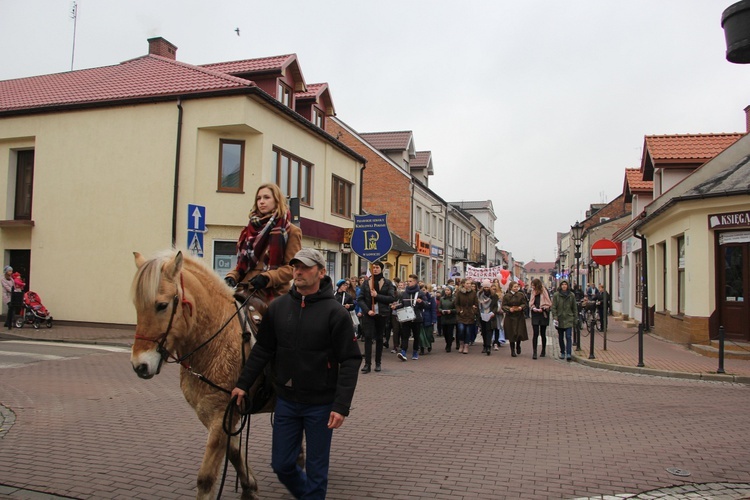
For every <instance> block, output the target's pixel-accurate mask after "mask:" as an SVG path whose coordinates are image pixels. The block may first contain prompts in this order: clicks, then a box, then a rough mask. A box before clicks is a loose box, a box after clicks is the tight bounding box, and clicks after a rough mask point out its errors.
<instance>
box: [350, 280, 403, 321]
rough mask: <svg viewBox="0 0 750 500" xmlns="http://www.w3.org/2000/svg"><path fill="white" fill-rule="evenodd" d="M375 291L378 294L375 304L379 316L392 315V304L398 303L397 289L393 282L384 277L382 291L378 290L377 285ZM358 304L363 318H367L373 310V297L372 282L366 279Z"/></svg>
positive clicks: (360, 289)
mask: <svg viewBox="0 0 750 500" xmlns="http://www.w3.org/2000/svg"><path fill="white" fill-rule="evenodd" d="M375 290H376V291H377V292H378V294H377V296H376V297H375V302H376V303H377V305H378V314H379V315H380V316H390V315H391V302H395V301H396V287H395V286H393V282H392V281H391V280H389V279H388V278H385V277H383V279H382V280H381V281H380V289H379V290H378V287H377V285H376V286H375ZM357 303H358V304H359V308H360V309H361V310H362V316H363V317H366V316H367V313H368V312H370V309H372V295H371V294H370V280H369V278H368V279H366V280H365V281H364V282H363V283H362V286H361V287H359V294H358V295H357Z"/></svg>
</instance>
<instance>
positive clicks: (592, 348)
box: [589, 320, 596, 359]
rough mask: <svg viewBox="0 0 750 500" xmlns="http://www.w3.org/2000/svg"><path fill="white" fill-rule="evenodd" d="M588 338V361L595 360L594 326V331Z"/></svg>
mask: <svg viewBox="0 0 750 500" xmlns="http://www.w3.org/2000/svg"><path fill="white" fill-rule="evenodd" d="M594 321H596V320H594ZM589 336H590V337H591V343H590V344H589V359H596V357H594V339H595V338H596V325H594V331H593V332H591V333H590V334H589Z"/></svg>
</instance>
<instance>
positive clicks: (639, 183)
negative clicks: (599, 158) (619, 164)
mask: <svg viewBox="0 0 750 500" xmlns="http://www.w3.org/2000/svg"><path fill="white" fill-rule="evenodd" d="M625 183H626V185H627V186H626V187H627V188H629V189H630V192H632V193H652V192H653V191H654V181H644V180H643V172H641V169H640V168H626V169H625Z"/></svg>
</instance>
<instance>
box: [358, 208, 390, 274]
mask: <svg viewBox="0 0 750 500" xmlns="http://www.w3.org/2000/svg"><path fill="white" fill-rule="evenodd" d="M392 246H393V239H392V238H391V232H390V231H389V230H388V214H379V215H377V214H369V215H355V216H354V230H353V231H352V241H351V247H352V251H353V252H354V253H356V254H357V255H359V256H360V257H362V258H363V259H365V260H367V261H369V262H375V261H376V260H378V259H380V258H381V257H383V256H384V255H388V252H390V251H391V247H392Z"/></svg>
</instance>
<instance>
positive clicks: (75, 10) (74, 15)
mask: <svg viewBox="0 0 750 500" xmlns="http://www.w3.org/2000/svg"><path fill="white" fill-rule="evenodd" d="M70 18H71V19H73V53H72V55H71V56H70V71H73V61H75V58H76V26H77V24H78V3H76V2H73V8H72V9H70Z"/></svg>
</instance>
